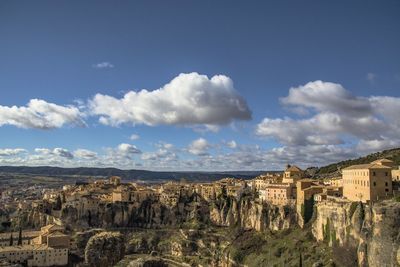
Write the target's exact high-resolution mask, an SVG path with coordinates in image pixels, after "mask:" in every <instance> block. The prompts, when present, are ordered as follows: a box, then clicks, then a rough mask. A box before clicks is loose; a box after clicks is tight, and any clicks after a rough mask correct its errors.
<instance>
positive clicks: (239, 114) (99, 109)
mask: <svg viewBox="0 0 400 267" xmlns="http://www.w3.org/2000/svg"><path fill="white" fill-rule="evenodd" d="M89 107H90V110H91V112H92V114H95V115H99V116H101V117H100V119H99V121H100V122H101V123H103V124H106V125H112V126H116V125H120V124H145V125H150V126H153V125H190V126H196V125H207V126H208V127H210V128H213V127H215V126H216V125H224V124H228V123H230V122H232V121H233V120H236V119H237V120H249V119H251V112H250V110H249V108H248V106H247V103H246V101H245V100H244V99H243V98H242V97H241V96H240V95H239V94H238V93H237V91H236V90H235V89H234V87H233V82H232V80H231V79H230V78H229V77H227V76H224V75H216V76H213V77H212V78H211V79H209V78H208V77H207V76H205V75H200V74H198V73H189V74H180V75H178V76H177V77H176V78H174V79H173V80H172V81H171V82H170V83H168V84H166V85H164V86H163V87H162V88H160V89H157V90H153V91H148V90H145V89H143V90H141V91H139V92H134V91H130V92H128V93H126V94H125V95H124V97H123V98H121V99H118V98H115V97H112V96H108V95H102V94H97V95H95V96H94V98H93V99H92V100H90V101H89Z"/></svg>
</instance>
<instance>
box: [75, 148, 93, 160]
mask: <svg viewBox="0 0 400 267" xmlns="http://www.w3.org/2000/svg"><path fill="white" fill-rule="evenodd" d="M74 156H75V157H77V158H82V159H95V158H97V153H96V152H93V151H91V150H87V149H77V150H75V151H74Z"/></svg>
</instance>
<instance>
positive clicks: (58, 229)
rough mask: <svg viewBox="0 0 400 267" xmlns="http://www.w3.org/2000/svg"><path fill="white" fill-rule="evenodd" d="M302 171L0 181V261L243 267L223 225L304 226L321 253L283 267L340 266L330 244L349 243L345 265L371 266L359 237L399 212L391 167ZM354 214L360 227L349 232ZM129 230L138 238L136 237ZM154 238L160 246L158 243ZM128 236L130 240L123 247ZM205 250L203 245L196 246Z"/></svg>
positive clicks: (384, 163) (398, 251)
mask: <svg viewBox="0 0 400 267" xmlns="http://www.w3.org/2000/svg"><path fill="white" fill-rule="evenodd" d="M308 176H309V175H307V173H306V172H305V171H304V170H302V169H301V168H299V167H297V166H296V165H287V166H286V168H285V170H284V171H283V172H273V173H265V174H262V175H259V176H257V177H254V178H253V179H248V180H244V179H238V178H229V177H227V178H223V179H221V180H218V181H216V182H207V183H201V182H189V181H186V180H184V179H181V181H169V182H166V183H152V184H146V183H137V182H126V181H123V180H122V179H121V178H120V177H118V176H111V177H109V178H107V179H94V180H93V181H92V182H77V183H75V184H66V185H63V186H62V187H61V188H60V187H57V186H51V187H46V186H36V187H29V188H24V187H23V186H21V185H19V186H18V187H12V186H9V187H8V188H4V189H3V188H2V189H1V200H2V201H1V204H0V219H1V229H0V230H1V234H0V266H20V265H18V264H22V265H23V266H67V265H68V264H70V266H71V265H75V266H114V265H116V266H128V265H129V264H132V265H129V266H141V265H133V264H134V262H135V261H138V260H142V261H146V259H147V258H148V257H149V258H150V259H148V260H149V261H154V262H155V263H154V264H156V265H151V266H243V264H245V263H246V262H245V261H246V255H242V256H241V257H239V256H238V255H237V254H235V252H234V251H233V250H232V247H234V242H235V241H232V240H231V239H229V238H227V236H224V235H234V234H232V232H231V231H232V229H233V228H235V229H240V230H245V231H254V232H260V233H267V232H268V233H274V232H275V233H279V232H281V231H283V230H288V229H289V230H290V229H299V230H298V231H304V232H310V233H312V235H313V237H312V241H310V242H314V243H315V244H318V243H321V244H324V245H321V246H326V250H327V251H330V252H329V253H328V252H327V255H324V257H327V258H326V259H325V258H324V259H322V257H323V256H322V255H317V256H318V257H317V256H316V255H313V256H309V257H308V258H307V257H305V258H304V259H303V258H302V257H303V256H302V255H301V254H300V256H298V255H297V254H296V255H294V256H293V255H291V256H290V257H292V258H288V261H287V264H288V266H291V265H290V263H291V262H292V261H291V260H293V257H294V258H296V262H297V261H298V257H300V258H301V259H300V260H301V261H303V260H304V261H305V262H306V263H312V264H316V265H313V266H325V264H330V265H329V266H341V265H340V263H338V262H336V263H335V256H334V255H333V254H334V253H335V252H334V251H331V249H332V248H338V247H352V248H355V251H354V253H353V254H354V255H353V256H349V258H348V261H350V259H351V262H348V265H345V266H354V265H357V264H358V265H359V266H377V265H375V264H376V262H375V261H377V260H378V259H380V258H379V257H373V258H371V257H369V256H370V255H372V253H375V252H374V249H375V248H373V247H372V246H371V245H370V244H372V243H371V242H376V241H375V240H374V241H371V238H372V236H368V235H364V234H365V233H367V232H368V231H370V230H371V225H374V224H375V230H376V229H379V227H380V226H379V224H380V223H383V222H385V220H387V219H391V220H393V221H392V222H391V223H392V225H391V226H390V227H394V231H397V232H398V229H399V228H398V227H400V224H399V221H398V220H399V219H398V218H399V216H397V217H393V218H389V217H390V216H388V214H390V213H394V214H397V215H398V212H399V211H400V206H399V203H398V202H399V196H400V185H399V184H400V168H399V166H396V165H395V164H394V162H393V161H391V160H389V159H384V158H382V159H378V160H374V161H372V162H370V163H368V164H360V165H352V166H348V167H346V168H343V169H341V170H340V175H338V176H336V177H330V178H326V179H315V178H312V177H308ZM396 200H397V201H396ZM385 203H386V204H385ZM382 205H388V207H390V208H391V209H393V210H391V211H388V210H387V209H388V208H386V209H385V210H384V211H383V212H384V213H383V214H386V215H382V209H380V211H379V212H378V210H376V209H375V208H376V207H381V206H382ZM385 207H386V206H385ZM361 213H362V215H360V214H361ZM354 214H358V215H357V216H359V222H358V223H361V226H360V229H355V228H357V227H356V226H355V225H354V224H355V223H354V220H355V219H354V216H355V215H354ZM382 216H384V217H382ZM335 218H336V219H335ZM332 220H336V221H332ZM365 224H367V225H365ZM368 225H369V226H368ZM386 227H387V226H386ZM396 227H397V230H396ZM353 228H354V229H353ZM152 229H153V230H152ZM343 229H346V230H343ZM167 230H168V231H170V232H162V233H163V236H161V238H160V237H159V238H158V240H157V241H154V240H153V241H152V242H156V244H153V245H152V246H150V244H149V243H151V242H150V241H149V240H146V235H152V234H153V233H152V234H148V233H149V232H148V231H167ZM171 231H172V232H171ZM132 232H136V234H137V233H140V234H139V236H140V235H141V234H143V233H145V235H144V236H143V235H142V236H141V237H140V238H139V237H138V236H132ZM362 232H364V234H362ZM121 233H122V234H121ZM171 233H173V234H171ZM241 234H242V235H243V233H241ZM375 234H377V233H375ZM174 235H182V238H181V239H179V240H177V239H176V236H175V239H174ZM385 235H386V233H381V237H380V238H381V239H383V241H382V242H384V243H385V246H389V249H390V250H391V251H392V253H391V254H390V253H389V257H386V258H385V261H386V263H387V265H384V266H396V265H395V264H397V265H398V264H400V257H399V255H400V247H399V243H400V242H399V240H398V238H397V239H391V240H384V239H385V238H393V236H389V237H387V236H385ZM167 236H168V237H167ZM196 236H197V237H196ZM205 237H207V238H208V239H207V238H205ZM236 237H240V234H238V235H237V236H236ZM135 238H136V239H135ZM163 238H165V239H167V240H168V242H167V243H168V244H162V243H163V242H162V241H163V240H162V239H163ZM132 240H139V241H137V242H136V241H135V242H136V243H134V245H132V242H133V241H132ZM143 240H144V241H143ZM199 240H201V242H200V241H199ZM349 240H350V241H349ZM99 243H100V244H102V245H99ZM108 243H109V244H108ZM144 243H146V244H144ZM387 243H389V244H391V245H387ZM106 244H108V246H109V247H108V248H107V246H106ZM161 245H163V246H161ZM252 245H254V244H252ZM375 246H376V244H375ZM150 247H151V248H150ZM208 247H212V249H213V251H212V252H207V253H205V252H204V251H205V249H206V248H208ZM117 248H118V249H117ZM107 249H108V250H110V251H107ZM236 253H237V252H236ZM300 253H301V252H300ZM102 255H108V256H107V257H105V256H102ZM279 255H280V254H279ZM279 255H278V256H275V257H277V258H279V257H281V256H279ZM304 255H308V254H307V252H304ZM318 258H320V261H321V262H319V261H318ZM312 261H315V262H312ZM344 262H345V261H344ZM189 263H190V264H191V265H187V264H189ZM342 263H343V262H342ZM386 263H385V264H386ZM138 264H139V263H138ZM157 264H158V265H157ZM163 264H164V265H163ZM185 264H186V265H185ZM318 264H320V265H318ZM335 264H336V265H335ZM245 265H246V264H245ZM264 266H274V264H272V262H271V265H267V264H266V265H264ZM276 266H280V265H279V264H277V265H276ZM307 266H308V265H307ZM310 266H311V265H310Z"/></svg>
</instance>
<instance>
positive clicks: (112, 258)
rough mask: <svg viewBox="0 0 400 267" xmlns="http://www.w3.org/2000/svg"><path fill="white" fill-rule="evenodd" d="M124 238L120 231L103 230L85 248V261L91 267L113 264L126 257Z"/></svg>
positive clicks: (106, 266) (104, 266) (105, 266)
mask: <svg viewBox="0 0 400 267" xmlns="http://www.w3.org/2000/svg"><path fill="white" fill-rule="evenodd" d="M124 253H125V244H124V238H123V236H122V235H121V234H120V233H113V232H103V233H99V234H96V235H94V236H92V237H91V238H90V239H89V241H88V243H87V245H86V248H85V262H86V264H87V265H88V266H90V267H108V266H113V265H114V264H116V263H117V262H118V261H120V260H121V259H122V258H123V257H124Z"/></svg>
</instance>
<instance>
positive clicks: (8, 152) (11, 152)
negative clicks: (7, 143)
mask: <svg viewBox="0 0 400 267" xmlns="http://www.w3.org/2000/svg"><path fill="white" fill-rule="evenodd" d="M26 152H27V150H26V149H23V148H4V149H0V157H8V156H15V155H19V154H22V153H26Z"/></svg>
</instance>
